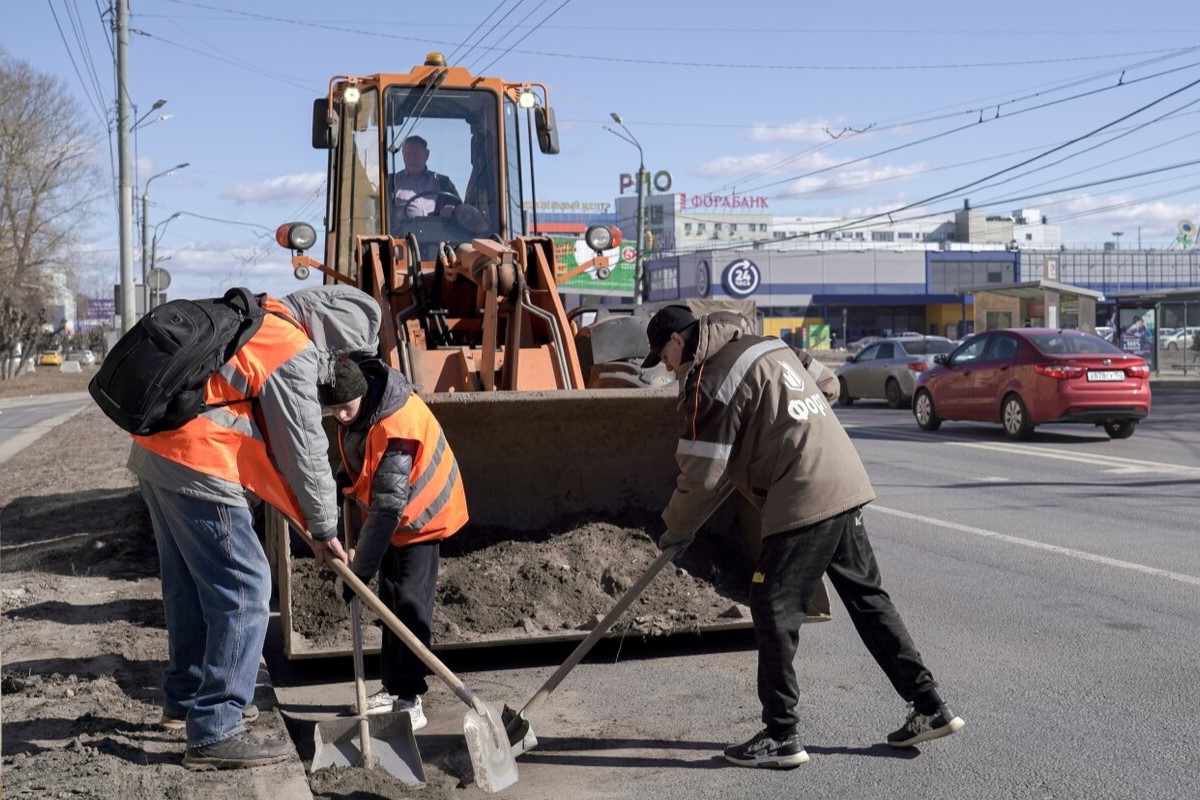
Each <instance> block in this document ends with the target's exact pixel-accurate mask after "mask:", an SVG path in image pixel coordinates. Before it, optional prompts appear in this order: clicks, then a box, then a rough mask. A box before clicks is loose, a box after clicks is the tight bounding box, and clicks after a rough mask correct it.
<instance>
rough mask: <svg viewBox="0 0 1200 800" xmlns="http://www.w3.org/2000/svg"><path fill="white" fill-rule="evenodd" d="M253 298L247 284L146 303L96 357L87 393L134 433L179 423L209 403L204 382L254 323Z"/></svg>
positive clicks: (258, 314)
mask: <svg viewBox="0 0 1200 800" xmlns="http://www.w3.org/2000/svg"><path fill="white" fill-rule="evenodd" d="M259 302H260V300H259V298H256V297H255V296H254V294H252V293H251V292H250V290H249V289H243V288H237V289H230V290H229V291H228V292H226V293H225V296H224V297H213V298H209V299H206V300H172V301H170V302H168V303H163V304H162V305H161V306H158V307H156V308H154V309H152V310H151V311H150V313H148V314H146V315H145V316H143V317H142V318H141V319H140V320H138V322H137V324H136V325H134V326H133V327H132V328H130V329H129V331H128V332H127V333H125V335H123V336H122V337H121V338H120V339H119V340H118V341H117V343H116V345H114V346H113V348H112V350H111V351H110V352H109V353H108V355H107V356H106V357H105V358H104V361H103V363H102V364H101V365H100V369H99V371H97V373H96V375H95V376H94V377H93V378H92V380H91V381H90V382H89V383H88V391H89V392H90V393H91V395H92V399H93V400H95V401H96V404H97V405H99V406H100V409H101V410H102V411H103V412H104V413H105V414H107V415H108V418H109V419H111V420H112V421H113V422H115V423H117V425H119V426H120V427H121V428H122V429H124V430H127V431H129V432H130V433H134V434H138V435H139V436H146V435H149V434H152V433H158V432H159V431H169V430H175V429H176V428H179V427H182V426H183V424H184V423H186V422H187V421H188V420H191V419H193V418H194V417H196V416H197V415H198V414H200V413H202V412H203V411H205V410H207V409H208V408H210V407H212V406H208V405H206V404H205V402H204V386H205V384H206V383H207V382H208V379H209V378H210V377H212V375H213V373H215V372H216V371H217V370H219V369H220V368H221V366H222V365H224V364H225V362H226V361H228V360H229V359H230V358H232V357H233V355H234V353H236V352H237V351H238V349H239V348H241V346H242V345H244V344H245V343H246V342H247V341H249V340H250V337H251V336H253V335H254V333H255V331H257V330H258V328H259V326H261V325H262V321H263V317H264V315H265V312H264V311H263V309H262V307H261V306H260V305H259ZM249 399H250V398H246V400H249ZM233 402H244V401H233ZM219 405H229V403H221V404H219Z"/></svg>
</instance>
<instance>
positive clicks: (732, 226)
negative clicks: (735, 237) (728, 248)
mask: <svg viewBox="0 0 1200 800" xmlns="http://www.w3.org/2000/svg"><path fill="white" fill-rule="evenodd" d="M729 232H730V233H737V223H736V222H731V223H729Z"/></svg>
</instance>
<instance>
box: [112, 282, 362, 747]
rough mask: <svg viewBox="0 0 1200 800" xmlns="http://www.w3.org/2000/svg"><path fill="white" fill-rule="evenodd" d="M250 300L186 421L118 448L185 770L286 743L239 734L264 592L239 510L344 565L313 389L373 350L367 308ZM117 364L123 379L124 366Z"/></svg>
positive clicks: (306, 296)
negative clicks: (146, 547)
mask: <svg viewBox="0 0 1200 800" xmlns="http://www.w3.org/2000/svg"><path fill="white" fill-rule="evenodd" d="M258 305H259V306H261V310H262V311H265V312H266V313H265V314H261V313H258V309H257V308H256V309H253V312H254V313H258V317H261V319H258V318H257V317H256V318H255V320H254V322H255V324H256V325H257V327H256V329H254V331H253V334H252V335H251V336H250V337H249V338H248V340H246V341H245V342H244V344H241V346H240V347H237V349H236V352H234V353H233V354H232V357H230V358H228V360H226V361H224V363H223V364H222V365H221V366H220V368H219V369H218V370H217V371H216V372H215V373H213V374H212V375H211V377H209V378H207V380H206V382H205V383H204V384H203V393H202V397H201V398H200V400H201V402H199V403H197V404H196V407H195V408H194V409H192V410H190V411H188V412H187V413H184V414H181V415H180V416H182V417H187V415H188V414H190V413H196V412H198V413H196V415H195V416H192V417H190V418H188V419H187V421H186V422H183V423H182V424H181V425H179V426H178V427H173V428H167V429H157V431H156V432H152V433H149V434H148V435H136V434H135V435H134V437H133V440H134V443H133V447H132V448H131V450H130V454H129V462H128V466H129V469H130V470H131V471H132V472H133V473H134V474H135V475H137V476H138V482H139V484H140V486H141V491H142V496H143V498H144V499H145V501H146V505H147V506H148V507H149V510H150V520H151V523H152V525H153V527H154V537H155V540H156V542H157V545H158V554H159V562H160V568H161V572H162V588H163V605H164V609H165V612H166V622H167V640H168V651H169V652H168V663H167V669H166V674H165V675H164V677H163V694H164V702H163V716H162V720H161V724H162V726H163V727H166V728H179V727H181V723H182V726H183V727H185V728H186V730H187V750H186V752H185V753H184V756H183V765H184V766H185V767H187V768H189V769H233V768H242V767H255V766H261V765H264V764H272V763H276V762H278V761H282V760H284V759H286V758H287V757H288V755H289V754H290V752H291V749H290V745H289V744H288V743H287V741H285V740H281V739H274V738H263V737H257V736H254V735H252V734H250V733H249V732H248V731H247V729H246V726H245V723H246V721H249V720H251V719H253V717H254V716H256V715H257V710H256V709H254V706H253V705H252V700H253V698H254V687H255V682H256V679H257V676H258V666H259V660H260V658H261V654H262V647H263V642H264V641H265V639H266V631H267V622H268V619H269V613H270V609H269V603H270V595H271V572H270V567H269V565H268V563H267V558H266V555H265V553H264V552H263V548H262V545H261V544H260V542H259V539H258V535H257V534H256V532H255V530H254V526H253V515H252V509H253V508H254V507H255V506H257V504H258V503H259V501H265V502H267V503H269V504H271V505H273V506H275V507H277V508H279V509H280V510H282V511H284V512H285V513H287V514H288V515H289V516H291V517H292V518H294V519H296V520H299V521H301V522H303V523H304V525H305V526H306V527H307V529H308V530H309V531H310V532H311V533H312V535H313V537H314V538H315V539H316V544H315V545H314V554H315V556H316V563H317V565H318V566H320V565H322V564H324V563H325V560H326V559H328V558H337V559H341V560H342V561H345V560H346V554H345V551H344V550H343V549H342V546H341V545H340V543H339V542H338V540H337V537H336V532H337V518H338V500H337V493H336V487H335V485H334V480H333V475H332V473H331V471H330V467H329V460H328V455H327V448H328V439H327V437H326V435H325V433H324V429H323V427H322V424H321V413H322V412H321V405H320V402H319V400H318V397H317V385H318V384H319V383H321V382H322V381H323V380H327V379H328V378H329V376H330V375H332V370H333V366H334V363H335V361H336V358H337V357H338V356H341V355H346V354H349V353H361V354H374V353H375V352H376V350H377V348H378V333H379V323H380V318H381V311H380V309H379V306H378V304H377V303H376V302H375V301H374V300H373V299H372V298H371V297H370V296H369V295H367V294H366V293H364V292H361V291H359V290H357V289H353V288H350V287H345V286H321V287H314V288H309V289H302V290H300V291H297V292H293V293H292V294H289V295H286V296H285V297H283V298H279V299H276V298H273V297H269V296H266V295H261V296H259V299H258ZM178 318H179V317H176V319H178ZM122 341H124V337H123V340H122ZM119 345H120V343H118V346H119ZM236 346H237V345H236V344H233V345H231V346H230V347H231V349H232V347H236ZM110 357H111V356H110ZM218 363H219V362H218ZM125 369H126V371H127V372H130V373H133V374H136V372H137V365H136V364H135V363H130V364H129V365H127V366H126V367H125ZM93 396H95V397H97V401H98V402H100V401H101V396H100V395H99V393H98V392H97V391H93ZM102 406H103V403H102ZM107 410H108V409H106V411H107ZM110 416H112V414H110ZM119 424H120V423H119ZM172 424H175V423H172Z"/></svg>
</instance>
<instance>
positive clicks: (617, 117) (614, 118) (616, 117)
mask: <svg viewBox="0 0 1200 800" xmlns="http://www.w3.org/2000/svg"><path fill="white" fill-rule="evenodd" d="M608 115H609V116H610V117H612V121H613V122H615V123H617V124H618V125H620V124H622V123H621V115H620V114H618V113H617V112H615V111H610V112H609V114H608Z"/></svg>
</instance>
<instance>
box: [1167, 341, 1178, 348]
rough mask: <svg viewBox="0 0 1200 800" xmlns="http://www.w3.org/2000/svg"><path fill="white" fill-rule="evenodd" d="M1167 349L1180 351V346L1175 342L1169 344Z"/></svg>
mask: <svg viewBox="0 0 1200 800" xmlns="http://www.w3.org/2000/svg"><path fill="white" fill-rule="evenodd" d="M1167 349H1168V350H1178V349H1179V345H1177V344H1175V342H1167Z"/></svg>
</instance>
